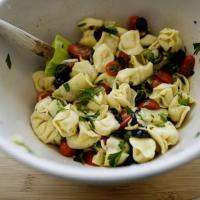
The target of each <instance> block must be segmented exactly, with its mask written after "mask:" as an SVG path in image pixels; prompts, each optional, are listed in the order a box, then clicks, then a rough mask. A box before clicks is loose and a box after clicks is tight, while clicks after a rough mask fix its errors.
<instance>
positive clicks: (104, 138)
mask: <svg viewBox="0 0 200 200" xmlns="http://www.w3.org/2000/svg"><path fill="white" fill-rule="evenodd" d="M107 139H108V137H106V136H102V137H101V140H103V142H104V144H105V145H106V142H107Z"/></svg>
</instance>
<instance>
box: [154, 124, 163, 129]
mask: <svg viewBox="0 0 200 200" xmlns="http://www.w3.org/2000/svg"><path fill="white" fill-rule="evenodd" d="M156 126H157V127H159V128H163V127H165V124H157V125H156Z"/></svg>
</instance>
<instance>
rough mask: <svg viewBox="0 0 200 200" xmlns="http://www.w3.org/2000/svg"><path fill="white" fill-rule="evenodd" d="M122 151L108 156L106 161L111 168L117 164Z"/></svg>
mask: <svg viewBox="0 0 200 200" xmlns="http://www.w3.org/2000/svg"><path fill="white" fill-rule="evenodd" d="M121 155H122V151H120V152H117V153H113V154H110V155H109V156H108V161H109V164H110V166H111V167H115V166H116V165H117V163H118V162H119V159H120V158H121Z"/></svg>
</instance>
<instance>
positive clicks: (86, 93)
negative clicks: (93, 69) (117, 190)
mask: <svg viewBox="0 0 200 200" xmlns="http://www.w3.org/2000/svg"><path fill="white" fill-rule="evenodd" d="M101 91H102V89H101V88H99V87H96V88H88V89H85V90H82V92H81V94H80V96H79V97H78V98H77V101H78V103H79V104H82V105H87V104H88V103H89V101H91V100H93V98H94V96H95V95H98V94H99V93H100V92H101Z"/></svg>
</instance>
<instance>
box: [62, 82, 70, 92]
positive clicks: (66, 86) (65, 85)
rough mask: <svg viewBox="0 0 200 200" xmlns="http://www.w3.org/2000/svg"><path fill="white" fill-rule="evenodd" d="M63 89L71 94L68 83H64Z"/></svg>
mask: <svg viewBox="0 0 200 200" xmlns="http://www.w3.org/2000/svg"><path fill="white" fill-rule="evenodd" d="M63 87H64V88H65V91H66V92H69V91H70V86H69V84H68V83H64V84H63Z"/></svg>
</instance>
